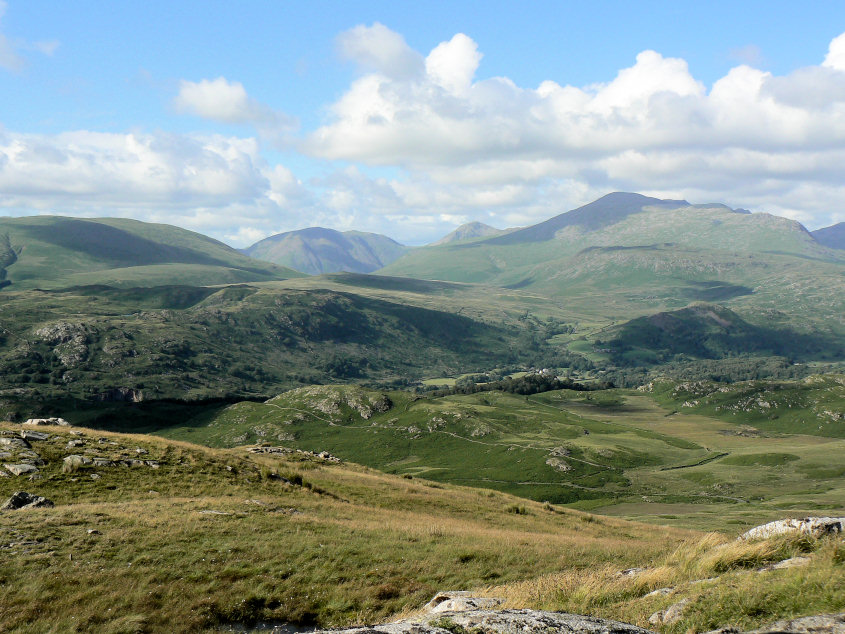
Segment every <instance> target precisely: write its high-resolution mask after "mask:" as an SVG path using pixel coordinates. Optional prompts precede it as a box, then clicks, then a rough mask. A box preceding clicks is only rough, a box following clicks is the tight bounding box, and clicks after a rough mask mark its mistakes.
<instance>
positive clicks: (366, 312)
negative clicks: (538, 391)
mask: <svg viewBox="0 0 845 634" xmlns="http://www.w3.org/2000/svg"><path fill="white" fill-rule="evenodd" d="M13 288H14V287H10V288H7V289H4V291H3V293H4V301H3V303H2V304H0V414H3V413H4V412H6V413H17V414H18V415H20V416H26V415H28V414H31V413H34V412H45V413H46V411H53V409H51V408H67V407H71V408H75V407H77V405H79V406H80V407H81V406H82V405H81V404H83V403H87V404H88V405H87V406H88V407H92V406H94V405H97V406H98V407H100V408H106V409H107V408H108V406H109V403H111V402H112V401H137V400H140V399H143V400H144V401H145V402H151V401H156V400H160V399H179V400H182V401H185V400H187V401H196V400H202V399H209V398H232V397H235V396H239V397H241V398H243V397H247V396H250V395H257V396H259V397H263V398H266V397H267V396H270V395H272V394H274V393H278V392H280V391H282V390H284V389H288V388H291V387H295V386H297V385H302V384H311V383H317V382H330V381H370V382H379V383H395V384H398V385H406V384H408V383H412V382H413V381H416V380H419V379H421V378H423V377H425V376H443V375H451V374H456V373H457V374H460V373H463V372H469V371H480V370H485V369H488V368H492V367H497V366H501V365H504V364H514V363H516V364H531V363H534V362H535V361H536V360H537V359H538V358H541V357H542V356H543V355H548V354H550V352H551V347H550V346H549V345H548V344H546V343H545V342H544V341H543V340H542V338H538V337H537V331H536V329H534V328H533V327H530V328H526V327H525V326H524V324H522V323H519V322H517V321H516V320H513V321H511V322H502V321H500V322H499V323H489V322H483V321H480V320H479V319H477V318H472V317H468V316H463V315H458V314H455V313H454V312H447V311H444V310H440V309H437V308H428V307H421V306H415V305H410V304H403V303H398V302H395V301H390V300H387V299H379V298H376V297H370V296H367V295H365V294H361V293H355V292H353V291H352V289H348V290H347V291H346V292H338V291H331V290H315V289H309V290H297V289H286V288H278V287H276V286H267V287H259V286H251V285H238V286H228V287H224V288H208V287H187V286H169V287H153V288H143V287H138V288H123V289H121V288H112V287H103V286H83V287H75V288H70V289H64V290H56V291H46V290H42V291H14V290H12V289H13ZM57 401H58V402H57ZM158 414H159V412H157V415H158ZM127 415H129V414H127ZM179 415H180V414H178V413H177V414H175V415H174V416H175V417H176V418H178V416H179ZM104 416H106V418H108V417H109V416H110V415H109V414H105V415H104ZM172 417H173V416H171V418H172ZM71 418H72V417H71ZM125 428H128V429H131V428H132V423H127V427H125Z"/></svg>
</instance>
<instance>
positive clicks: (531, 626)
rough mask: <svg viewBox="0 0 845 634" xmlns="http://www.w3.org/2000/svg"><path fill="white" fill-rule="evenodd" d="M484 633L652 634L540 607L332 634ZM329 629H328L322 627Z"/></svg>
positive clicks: (472, 613) (431, 618)
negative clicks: (540, 608)
mask: <svg viewBox="0 0 845 634" xmlns="http://www.w3.org/2000/svg"><path fill="white" fill-rule="evenodd" d="M459 628H460V629H463V630H464V631H471V632H480V633H483V634H514V633H519V634H550V633H552V632H560V633H562V634H570V633H571V634H575V633H576V632H577V633H585V634H650V632H649V630H645V629H643V628H641V627H637V626H635V625H628V624H627V623H620V622H618V621H611V620H609V619H599V618H596V617H592V616H580V615H577V614H566V613H563V612H543V611H539V610H468V611H465V612H439V613H435V614H428V615H427V616H425V617H423V618H421V619H416V620H413V621H411V620H408V621H397V622H395V623H384V624H381V625H367V626H363V627H353V628H349V629H345V630H331V632H332V634H375V633H377V632H378V633H381V634H449V633H450V632H455V631H459ZM323 631H328V630H323Z"/></svg>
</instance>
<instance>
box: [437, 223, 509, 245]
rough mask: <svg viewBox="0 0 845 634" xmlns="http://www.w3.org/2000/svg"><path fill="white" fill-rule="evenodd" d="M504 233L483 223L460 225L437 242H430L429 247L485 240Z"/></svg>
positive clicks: (504, 230)
mask: <svg viewBox="0 0 845 634" xmlns="http://www.w3.org/2000/svg"><path fill="white" fill-rule="evenodd" d="M506 231H507V230H506V229H496V227H491V226H490V225H485V224H484V223H483V222H468V223H466V224H464V225H461V226H460V227H458V228H457V229H455V230H454V231H452V232H451V233H449V234H447V235H445V236H443V237H442V238H440V239H439V240H438V241H437V242H432V243H431V244H430V245H429V246H432V247H436V246H440V245H443V244H450V243H452V242H463V241H464V240H472V239H473V238H487V237H489V236H497V235H500V234H502V233H505V232H506Z"/></svg>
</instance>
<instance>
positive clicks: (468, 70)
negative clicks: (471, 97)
mask: <svg viewBox="0 0 845 634" xmlns="http://www.w3.org/2000/svg"><path fill="white" fill-rule="evenodd" d="M481 57H482V55H481V53H479V52H478V46H477V45H476V43H475V42H473V41H472V40H471V39H470V38H469V37H467V36H466V35H464V34H463V33H458V34H457V35H455V36H454V37H453V38H452V39H451V40H449V41H448V42H442V43H440V44H438V45H437V46H436V47H435V48H434V50H433V51H431V53H429V54H428V57H426V58H425V72H426V74H427V75H428V77H429V78H430V79H431V81H432V82H434V83H435V84H437V85H439V86H441V87H443V88H445V89H446V90H447V91H449V92H451V93H454V94H457V95H462V94H464V93H466V91H467V90H468V89H469V87H470V84H471V83H472V78H473V77H474V76H475V71H476V70H478V64H479V63H480V62H481Z"/></svg>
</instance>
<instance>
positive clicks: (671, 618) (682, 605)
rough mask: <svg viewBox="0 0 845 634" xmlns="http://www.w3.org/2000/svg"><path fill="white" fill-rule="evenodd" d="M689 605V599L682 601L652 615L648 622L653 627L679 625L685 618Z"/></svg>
mask: <svg viewBox="0 0 845 634" xmlns="http://www.w3.org/2000/svg"><path fill="white" fill-rule="evenodd" d="M687 604H689V599H682V600H681V601H678V603H675V604H674V605H670V606H669V607H668V608H666V609H665V610H660V611H659V612H655V613H654V614H652V615H651V616H650V617H649V618H648V622H649V623H650V624H651V625H671V624H672V623H677V622H678V621H680V620H681V619H682V618H683V616H684V610H685V609H686V607H687Z"/></svg>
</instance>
